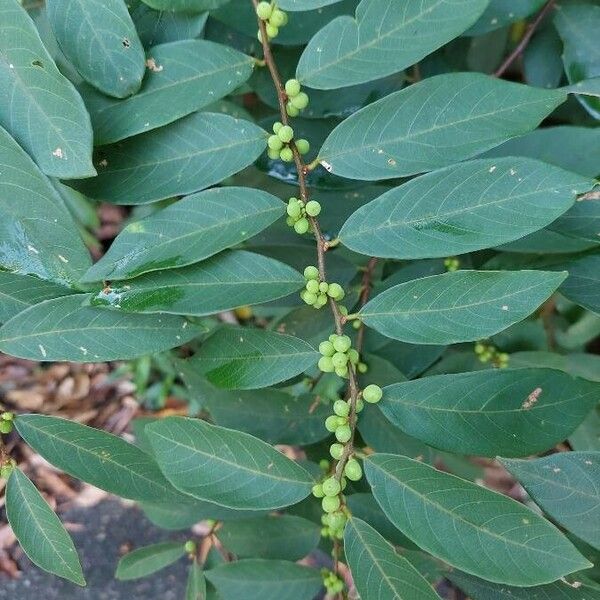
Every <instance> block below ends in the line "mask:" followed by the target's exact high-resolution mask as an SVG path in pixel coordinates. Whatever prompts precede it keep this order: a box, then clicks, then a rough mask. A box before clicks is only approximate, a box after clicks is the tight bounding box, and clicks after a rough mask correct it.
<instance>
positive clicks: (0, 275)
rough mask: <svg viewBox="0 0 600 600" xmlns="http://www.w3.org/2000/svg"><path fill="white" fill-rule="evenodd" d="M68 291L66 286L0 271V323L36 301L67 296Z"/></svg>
mask: <svg viewBox="0 0 600 600" xmlns="http://www.w3.org/2000/svg"><path fill="white" fill-rule="evenodd" d="M70 293H71V290H69V289H68V288H65V287H63V286H61V285H56V284H54V283H50V282H48V281H44V280H43V279H38V278H37V277H27V276H24V275H14V274H13V273H7V272H5V271H0V323H4V322H6V321H8V320H9V319H12V317H14V316H15V315H17V314H19V313H20V312H22V311H24V310H25V309H26V308H29V307H30V306H33V305H34V304H37V303H38V302H43V301H44V300H50V299H51V298H58V297H59V296H67V295H68V294H70Z"/></svg>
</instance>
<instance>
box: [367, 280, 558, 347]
mask: <svg viewBox="0 0 600 600" xmlns="http://www.w3.org/2000/svg"><path fill="white" fill-rule="evenodd" d="M566 276H567V274H566V273H563V272H558V273H552V272H549V271H456V272H454V273H444V274H443V275H433V276H431V277H424V278H423V279H416V280H414V281H408V282H406V283H401V284H400V285H396V286H394V287H392V288H390V289H388V290H385V291H384V292H382V293H381V294H379V295H377V296H375V298H373V299H372V300H371V301H370V302H368V303H367V304H366V305H365V306H364V307H363V308H362V310H361V311H360V316H361V318H362V320H363V321H364V322H365V323H366V324H367V325H368V326H369V327H373V329H376V330H377V331H379V333H382V334H383V335H386V336H387V337H391V338H394V339H397V340H400V341H402V342H410V343H413V344H454V343H457V342H468V341H473V340H479V339H482V338H486V337H489V336H490V335H493V334H495V333H498V332H499V331H502V330H503V329H506V328H507V327H508V326H510V325H512V324H513V323H517V322H518V321H521V320H522V319H524V318H525V317H527V316H528V315H530V314H531V313H532V312H533V311H534V310H535V309H536V308H537V307H538V306H539V305H540V304H541V303H542V302H543V301H544V300H546V299H547V298H548V297H549V296H550V295H551V294H552V292H554V290H556V288H558V286H559V285H560V284H561V282H562V281H563V280H564V279H565V277H566Z"/></svg>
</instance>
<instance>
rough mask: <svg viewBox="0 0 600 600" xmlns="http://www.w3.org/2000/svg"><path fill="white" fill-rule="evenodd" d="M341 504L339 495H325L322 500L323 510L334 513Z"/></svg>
mask: <svg viewBox="0 0 600 600" xmlns="http://www.w3.org/2000/svg"><path fill="white" fill-rule="evenodd" d="M340 505H341V501H340V497H339V496H325V498H323V500H322V501H321V506H322V507H323V512H326V513H332V512H335V511H336V510H337V509H338V508H339V507H340Z"/></svg>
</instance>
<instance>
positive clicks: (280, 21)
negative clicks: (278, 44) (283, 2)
mask: <svg viewBox="0 0 600 600" xmlns="http://www.w3.org/2000/svg"><path fill="white" fill-rule="evenodd" d="M256 14H257V16H258V18H259V19H260V20H261V21H265V29H266V31H267V37H268V38H269V39H270V40H272V39H273V38H274V37H277V35H278V34H279V28H280V27H283V26H284V25H287V22H288V16H287V13H285V12H283V11H282V10H280V9H279V8H277V5H276V4H275V3H274V2H259V3H258V6H257V7H256ZM258 40H259V42H262V34H261V33H260V29H259V30H258Z"/></svg>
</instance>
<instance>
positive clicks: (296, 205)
mask: <svg viewBox="0 0 600 600" xmlns="http://www.w3.org/2000/svg"><path fill="white" fill-rule="evenodd" d="M286 211H287V214H288V215H289V216H290V217H293V218H295V219H297V218H298V217H299V216H300V215H302V206H301V205H300V202H298V201H296V202H292V201H291V200H290V201H289V203H288V205H287V208H286Z"/></svg>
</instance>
